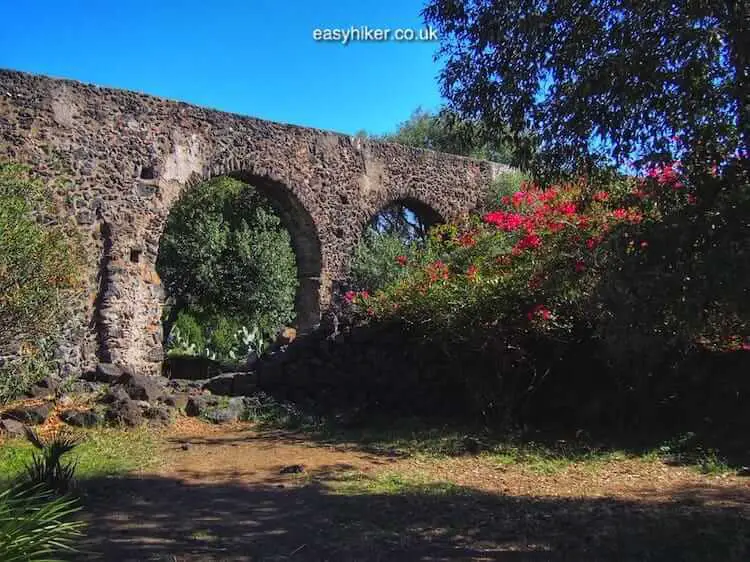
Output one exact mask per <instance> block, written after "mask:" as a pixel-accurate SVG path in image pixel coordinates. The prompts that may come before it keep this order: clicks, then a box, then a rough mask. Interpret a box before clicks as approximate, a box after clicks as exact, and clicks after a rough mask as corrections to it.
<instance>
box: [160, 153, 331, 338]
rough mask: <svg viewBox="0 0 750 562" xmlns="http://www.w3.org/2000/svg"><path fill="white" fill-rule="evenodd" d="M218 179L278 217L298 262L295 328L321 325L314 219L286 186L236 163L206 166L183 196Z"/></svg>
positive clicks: (319, 252)
mask: <svg viewBox="0 0 750 562" xmlns="http://www.w3.org/2000/svg"><path fill="white" fill-rule="evenodd" d="M220 176H227V177H231V178H234V179H236V180H239V181H241V182H243V183H245V184H247V185H250V186H252V187H254V188H255V189H257V190H258V192H259V193H260V194H261V195H263V196H264V197H265V198H266V199H267V200H268V202H269V203H270V204H271V206H272V207H273V208H274V210H275V211H276V213H277V214H278V215H279V218H280V219H281V224H282V225H283V226H284V228H285V229H286V230H287V231H288V232H289V236H290V238H291V242H292V248H293V249H294V254H295V257H296V261H297V280H298V282H299V285H298V287H297V295H296V298H295V314H296V319H295V326H296V328H297V330H299V331H301V332H307V331H309V330H311V329H313V328H314V327H315V326H316V325H317V324H318V323H319V322H320V315H321V302H322V301H321V299H322V298H324V296H325V289H326V287H324V286H323V285H322V283H321V282H322V280H323V279H324V278H325V274H324V272H323V250H322V247H321V243H320V238H319V236H318V228H317V226H316V224H315V220H314V218H313V215H312V214H311V213H310V211H308V209H307V208H306V207H305V205H304V204H303V203H302V201H301V200H300V198H299V197H298V196H297V194H296V193H295V190H294V189H293V188H292V187H291V186H290V185H289V182H286V181H284V180H282V179H280V178H277V177H275V175H274V174H272V173H268V172H266V171H265V170H255V169H254V167H253V166H252V165H251V164H248V163H243V162H240V161H236V160H235V161H231V162H229V163H226V164H216V165H214V166H209V167H207V168H205V169H204V170H203V173H202V174H196V173H194V174H192V175H191V176H190V178H189V180H188V181H187V182H186V184H185V187H184V189H183V190H182V192H183V193H184V191H186V190H188V189H193V188H195V187H197V186H198V185H200V184H201V183H204V182H206V181H209V180H211V179H212V178H216V177H220ZM170 208H171V205H170ZM165 226H166V220H165V221H164V223H163V224H162V227H161V228H162V231H163V228H164V227H165ZM160 235H161V233H160Z"/></svg>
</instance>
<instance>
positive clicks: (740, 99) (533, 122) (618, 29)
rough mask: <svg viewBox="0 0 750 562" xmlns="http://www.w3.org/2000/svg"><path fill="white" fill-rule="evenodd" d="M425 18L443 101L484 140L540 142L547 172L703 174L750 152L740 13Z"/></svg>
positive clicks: (567, 7) (522, 12) (725, 8)
mask: <svg viewBox="0 0 750 562" xmlns="http://www.w3.org/2000/svg"><path fill="white" fill-rule="evenodd" d="M424 15H425V17H426V20H427V22H428V23H430V24H432V25H434V26H436V28H437V29H438V32H439V33H440V37H441V42H442V49H441V54H442V55H443V57H444V59H445V60H446V65H445V68H444V70H443V72H442V77H441V79H442V87H443V93H444V95H445V96H446V97H447V98H448V99H449V100H450V101H451V102H452V103H453V104H454V105H455V107H456V108H457V109H458V111H459V112H460V113H461V114H463V115H470V116H472V117H478V118H479V119H481V121H482V123H484V125H485V126H486V127H488V128H489V129H498V130H503V129H505V127H510V128H511V129H512V130H514V131H518V132H526V133H528V134H529V135H530V136H531V137H533V138H535V139H536V140H535V144H537V145H540V147H541V154H542V155H543V156H544V158H540V159H537V162H536V164H537V167H538V169H539V171H541V172H546V173H549V174H556V173H559V172H563V173H567V174H580V173H583V172H585V171H586V170H587V169H589V168H590V167H591V166H592V165H593V164H595V163H597V162H604V163H607V162H610V163H611V162H614V163H617V164H624V163H627V162H629V161H631V160H639V159H643V160H645V161H646V163H648V162H651V161H655V160H656V161H670V160H674V159H676V158H681V159H682V160H683V162H684V163H686V164H687V161H688V155H691V158H695V159H696V161H697V162H700V163H701V164H702V165H705V164H706V163H710V162H723V161H725V160H726V158H727V157H728V156H732V155H733V154H736V152H735V150H737V149H743V148H744V149H745V150H747V149H748V148H750V74H748V70H747V69H748V67H749V66H750V59H749V58H748V57H749V56H750V55H748V53H749V52H750V51H749V50H748V49H747V42H746V38H747V33H748V29H747V17H748V15H747V5H746V4H745V3H743V2H734V3H733V2H722V1H718V0H710V1H705V2H697V1H688V2H677V3H676V2H672V1H667V0H656V1H653V2H648V3H641V2H621V1H618V0H601V1H598V2H589V1H581V0H574V1H570V0H555V1H552V2H536V1H533V2H526V1H522V0H510V1H508V0H479V1H471V2H469V1H467V0H432V1H431V2H430V4H429V5H428V6H427V8H426V9H425V12H424ZM675 138H679V139H680V141H681V146H679V147H678V146H675V145H674V144H673V142H674V139H675Z"/></svg>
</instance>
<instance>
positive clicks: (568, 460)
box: [311, 420, 656, 474]
mask: <svg viewBox="0 0 750 562" xmlns="http://www.w3.org/2000/svg"><path fill="white" fill-rule="evenodd" d="M311 433H312V434H313V436H314V437H315V438H318V439H320V440H322V441H324V442H348V443H352V444H354V445H355V446H359V447H362V448H364V449H365V450H367V451H368V452H372V453H374V454H383V455H390V456H418V457H425V458H428V459H433V460H440V459H443V458H447V457H455V456H461V455H481V456H482V457H483V458H485V459H486V460H488V461H489V462H490V463H493V464H496V465H497V466H511V465H515V466H523V467H525V468H528V469H529V470H531V471H534V472H538V473H540V474H554V473H556V472H559V471H561V470H565V469H566V468H568V467H569V466H571V465H573V464H577V465H580V466H583V467H584V468H586V469H588V470H592V471H594V470H596V469H597V468H598V467H599V466H601V465H603V464H604V463H607V462H611V461H616V460H623V459H627V458H640V457H641V454H640V453H636V452H626V451H623V450H613V449H606V448H601V447H594V446H591V445H589V444H588V443H586V442H584V441H562V440H557V441H553V442H549V443H548V442H545V443H541V442H534V441H529V440H524V439H521V438H520V437H518V436H516V435H508V434H500V433H493V432H490V431H487V430H483V429H477V428H471V427H453V426H448V425H442V426H439V425H433V426H428V425H426V424H425V422H421V421H412V420H406V421H401V420H399V421H398V422H396V423H389V424H377V423H374V424H372V425H369V426H366V427H363V428H358V429H356V430H351V429H349V430H342V429H341V428H336V427H332V426H326V427H324V428H319V429H317V430H315V431H312V432H311ZM652 460H656V459H655V458H654V459H652Z"/></svg>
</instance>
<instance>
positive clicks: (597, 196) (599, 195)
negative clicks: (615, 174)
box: [594, 191, 609, 203]
mask: <svg viewBox="0 0 750 562" xmlns="http://www.w3.org/2000/svg"><path fill="white" fill-rule="evenodd" d="M607 199H609V193H607V192H606V191H597V192H596V193H594V201H598V202H600V203H601V202H603V201H606V200H607Z"/></svg>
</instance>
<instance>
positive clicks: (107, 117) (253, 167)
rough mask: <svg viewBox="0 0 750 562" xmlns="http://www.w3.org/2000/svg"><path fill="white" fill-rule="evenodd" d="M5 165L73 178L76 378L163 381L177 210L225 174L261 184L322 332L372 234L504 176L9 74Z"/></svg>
mask: <svg viewBox="0 0 750 562" xmlns="http://www.w3.org/2000/svg"><path fill="white" fill-rule="evenodd" d="M0 158H5V159H12V160H15V161H20V162H26V163H29V164H30V165H31V166H32V167H33V168H34V170H35V171H36V172H37V173H38V174H40V175H42V176H46V177H48V178H49V179H50V180H52V179H54V178H60V177H66V178H67V179H68V180H69V181H67V182H66V183H64V184H63V186H61V187H58V188H57V190H56V193H57V196H58V198H59V201H60V204H61V205H62V206H63V208H64V209H65V212H66V213H67V214H69V215H70V216H71V217H74V218H75V220H76V222H77V224H78V225H79V227H80V229H81V231H82V232H83V233H84V235H85V236H84V238H85V240H86V244H87V254H88V258H89V272H88V276H87V278H88V287H87V289H88V290H87V296H86V299H85V302H84V301H82V302H81V303H80V306H79V309H78V310H77V311H76V314H75V315H74V316H73V317H72V318H71V321H70V325H69V326H68V327H67V332H66V337H65V342H64V344H63V345H62V347H61V353H60V356H61V359H62V361H63V363H65V364H66V365H68V367H69V368H72V369H85V368H89V367H91V366H92V365H93V364H94V363H95V362H96V361H97V360H105V361H112V362H114V363H118V364H121V365H125V366H131V367H133V368H135V369H137V370H140V371H145V372H154V371H156V370H157V369H158V366H159V362H160V361H161V358H162V357H161V354H162V334H161V324H160V317H161V305H162V301H163V294H162V290H161V285H160V281H159V279H158V276H157V274H156V272H155V269H154V266H155V262H156V257H157V253H158V246H159V239H160V236H161V233H162V229H163V228H164V224H165V221H166V218H167V215H168V213H169V209H170V207H171V206H172V204H173V203H174V202H175V201H176V200H177V198H178V197H179V196H180V193H181V192H182V190H184V189H185V188H187V187H189V186H192V185H195V184H197V183H199V182H201V181H203V180H205V179H208V178H210V177H213V176H217V175H233V176H235V177H238V178H240V179H243V180H245V181H248V182H250V183H253V184H254V185H256V186H258V187H259V189H261V190H262V191H263V192H264V193H265V194H266V195H267V196H268V197H269V198H270V199H271V200H272V202H274V203H275V204H276V205H277V207H278V209H279V211H280V214H281V217H282V220H283V221H284V222H285V224H286V226H287V228H288V229H289V230H290V233H291V235H292V240H293V244H294V247H295V251H296V254H297V261H298V268H299V270H300V281H301V289H300V294H299V295H298V323H299V324H300V325H301V327H302V328H303V329H307V328H310V327H312V326H313V325H314V324H315V322H316V321H317V320H318V319H319V316H320V312H321V310H323V309H325V307H326V306H327V304H328V302H329V300H330V291H331V285H332V283H333V282H334V281H335V280H337V279H341V278H342V277H343V276H344V275H345V273H346V269H347V266H348V261H349V256H350V253H351V249H352V248H353V247H354V245H355V244H356V243H357V240H358V239H359V237H360V235H361V234H362V231H363V228H364V225H365V224H366V223H367V222H368V221H369V220H370V218H371V217H372V215H374V214H375V213H376V212H377V211H378V210H379V209H381V208H382V207H383V206H384V205H386V204H388V203H390V202H392V201H394V200H398V199H404V198H410V199H414V200H417V201H419V202H422V203H424V204H425V205H427V206H429V207H430V208H432V209H434V210H435V211H436V212H437V213H439V214H440V215H441V216H442V217H443V218H445V219H450V218H453V217H455V216H458V215H460V214H462V213H465V212H467V211H469V210H471V209H472V208H473V207H474V206H475V205H476V204H477V202H478V201H479V200H480V198H481V197H482V191H483V188H484V186H486V184H487V183H488V182H490V181H491V180H492V179H493V178H494V177H495V176H496V175H497V174H499V173H502V171H504V168H503V167H501V166H498V165H496V164H492V163H489V162H484V161H475V160H471V159H467V158H462V157H458V156H453V155H447V154H441V153H436V152H432V151H427V150H420V149H414V148H410V147H405V146H401V145H396V144H390V143H382V142H374V141H370V140H366V139H360V138H354V137H349V136H344V135H339V134H335V133H330V132H325V131H320V130H316V129H309V128H304V127H297V126H294V125H285V124H279V123H272V122H268V121H262V120H259V119H254V118H251V117H245V116H240V115H234V114H229V113H223V112H220V111H215V110H210V109H205V108H202V107H196V106H192V105H188V104H185V103H181V102H174V101H168V100H164V99H160V98H156V97H152V96H147V95H143V94H138V93H134V92H128V91H123V90H115V89H109V88H99V87H96V86H91V85H86V84H81V83H78V82H73V81H69V80H57V79H51V78H47V77H43V76H36V75H29V74H25V73H20V72H15V71H6V70H0Z"/></svg>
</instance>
